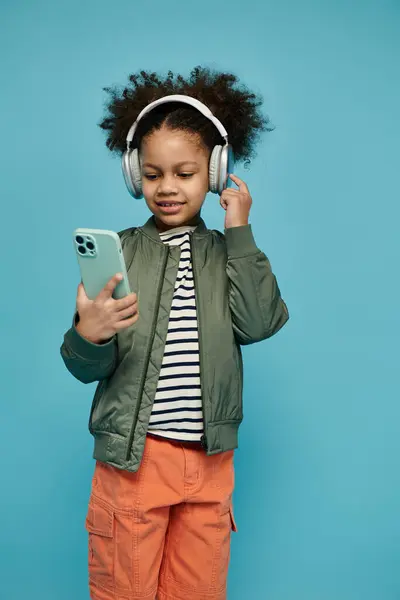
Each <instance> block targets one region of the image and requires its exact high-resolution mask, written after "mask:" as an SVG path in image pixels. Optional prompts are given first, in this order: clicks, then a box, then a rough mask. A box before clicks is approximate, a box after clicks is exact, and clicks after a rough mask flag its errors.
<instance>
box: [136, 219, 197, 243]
mask: <svg viewBox="0 0 400 600" xmlns="http://www.w3.org/2000/svg"><path fill="white" fill-rule="evenodd" d="M139 229H140V230H142V231H143V233H144V234H146V235H147V236H148V237H149V238H151V239H152V240H154V241H155V242H159V243H161V244H162V243H163V242H162V241H161V239H160V234H159V231H158V229H157V226H156V221H155V218H154V215H152V216H151V217H150V219H149V220H148V221H147V222H146V223H145V224H144V225H143V226H142V227H139ZM193 233H194V235H196V236H198V235H200V236H204V235H207V234H208V233H209V231H208V229H207V226H206V224H205V222H204V221H203V219H202V218H200V221H199V224H198V225H197V226H196V229H195V230H194V232H193Z"/></svg>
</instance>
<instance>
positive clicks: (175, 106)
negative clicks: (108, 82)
mask: <svg viewBox="0 0 400 600" xmlns="http://www.w3.org/2000/svg"><path fill="white" fill-rule="evenodd" d="M103 91H105V92H106V93H107V94H109V96H110V98H109V101H108V102H106V111H107V114H106V115H105V116H104V118H103V120H102V121H101V122H100V123H99V127H100V128H101V129H103V130H105V131H106V132H107V140H106V145H107V147H108V148H109V150H110V151H111V152H115V153H118V154H122V153H123V152H124V151H125V149H126V136H127V134H128V131H129V129H130V127H131V125H132V124H133V123H134V121H135V120H136V118H137V117H138V115H139V113H140V112H141V110H142V109H143V108H144V107H145V106H146V105H147V104H149V103H150V102H153V101H154V100H157V99H159V98H161V97H162V96H167V95H171V94H183V95H188V96H192V97H194V98H197V99H198V100H200V101H201V102H203V103H204V104H205V105H206V106H208V108H209V109H210V110H211V112H212V113H213V114H214V115H215V116H216V117H217V118H218V119H219V120H220V121H221V123H222V124H223V125H224V127H225V129H226V130H227V132H228V134H229V143H230V144H231V145H232V149H233V153H234V156H235V160H236V161H245V162H246V163H248V162H249V161H250V158H253V157H254V156H255V150H254V148H255V145H256V143H257V142H258V140H259V136H260V134H261V133H262V132H265V131H272V129H273V127H271V126H270V120H269V118H268V117H267V116H266V115H263V114H262V112H261V110H260V107H261V105H262V103H263V99H262V97H261V96H260V95H258V94H255V93H253V92H251V91H250V90H249V89H248V88H247V87H246V86H244V85H243V84H239V79H238V77H237V76H236V75H233V74H232V73H225V72H219V71H215V70H212V69H210V68H207V67H200V66H198V67H195V68H194V69H193V70H192V71H191V73H190V76H189V77H188V78H187V79H185V78H184V77H183V76H182V75H177V74H174V73H173V72H172V71H168V74H167V76H164V77H163V76H161V75H159V74H157V73H149V72H146V71H139V72H137V73H133V74H131V75H129V84H128V85H127V86H126V87H125V88H123V89H121V88H118V87H116V86H113V87H105V88H103ZM162 126H166V127H168V128H170V129H172V130H183V131H187V132H190V133H196V134H198V135H199V136H200V138H201V140H202V142H203V143H204V145H205V146H206V147H207V148H208V149H209V150H210V151H211V150H212V149H213V147H214V146H215V145H217V144H221V142H222V138H221V135H220V133H219V132H218V130H217V129H216V127H215V126H214V125H213V124H212V123H211V122H210V120H209V119H207V118H206V117H204V116H203V115H202V114H201V113H200V112H199V111H198V110H196V109H195V108H193V107H191V106H186V105H184V104H182V103H178V102H170V103H166V104H162V105H160V106H158V107H156V108H155V109H153V110H152V111H150V113H148V114H147V115H145V116H144V117H143V119H141V120H140V122H139V125H138V128H137V130H136V133H135V139H134V142H135V146H136V147H139V148H140V144H141V140H142V139H143V138H144V137H145V136H147V135H150V134H151V133H152V132H153V131H154V130H157V129H160V128H161V127H162Z"/></svg>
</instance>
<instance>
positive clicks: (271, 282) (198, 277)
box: [61, 217, 289, 471]
mask: <svg viewBox="0 0 400 600" xmlns="http://www.w3.org/2000/svg"><path fill="white" fill-rule="evenodd" d="M119 236H120V239H121V245H122V249H123V253H124V258H125V262H126V267H127V272H128V279H129V284H130V287H131V290H132V291H135V292H136V293H137V295H138V304H139V319H138V321H137V322H136V323H135V325H133V326H132V327H129V328H127V329H125V330H123V331H121V332H119V333H118V334H117V335H115V336H114V337H113V338H112V339H111V340H110V341H109V342H107V343H106V344H103V345H97V344H93V343H91V342H89V341H88V340H86V339H85V338H83V337H82V336H80V335H79V333H78V332H77V330H76V328H75V324H76V322H77V321H76V319H78V318H79V317H78V316H76V317H74V322H73V324H72V327H71V328H70V329H69V330H68V331H67V333H66V334H65V336H64V342H63V344H62V346H61V355H62V358H63V360H64V362H65V365H66V367H67V369H68V370H69V371H70V372H71V373H72V375H74V377H76V378H77V379H79V381H82V382H83V383H91V382H93V381H98V382H99V383H98V385H97V388H96V392H95V395H94V398H93V403H92V408H91V412H90V419H89V430H90V432H91V433H92V435H93V436H94V438H95V448H94V458H95V459H97V460H100V461H103V462H106V463H109V464H111V465H113V466H115V467H118V468H121V469H126V470H128V471H137V470H138V468H139V466H140V462H141V458H142V454H143V449H144V444H145V439H146V434H147V428H148V423H149V419H150V415H151V411H152V406H153V400H154V397H155V394H156V390H157V382H158V376H159V372H160V368H161V364H162V359H163V354H164V344H165V340H166V337H167V330H168V321H169V313H170V307H171V303H172V297H173V293H174V287H175V279H176V275H177V271H178V265H179V256H180V248H179V246H175V247H173V246H168V245H166V244H164V243H163V242H162V241H161V240H160V237H159V234H158V231H157V229H156V225H155V221H154V217H151V218H150V219H149V220H148V221H147V223H146V224H145V225H144V226H143V227H138V228H130V229H126V230H124V231H122V232H120V233H119ZM191 239H192V242H191V245H192V265H193V276H194V282H195V289H196V306H197V318H198V327H199V348H200V377H201V388H202V401H203V415H204V436H203V440H202V443H203V447H204V449H205V451H206V452H207V454H210V455H211V454H217V453H218V452H223V451H226V450H231V449H234V448H236V447H237V438H238V428H239V425H240V423H241V421H242V418H243V412H242V387H243V365H242V354H241V349H240V345H245V344H252V343H254V342H258V341H260V340H264V339H266V338H269V337H271V336H272V335H274V334H275V333H276V332H277V331H278V330H279V329H280V328H281V327H282V326H283V325H284V324H285V323H286V321H287V320H288V318H289V316H288V311H287V308H286V305H285V303H284V302H283V300H282V299H281V295H280V291H279V288H278V284H277V281H276V279H275V276H274V275H273V273H272V271H271V266H270V263H269V261H268V259H267V257H266V256H265V254H263V253H262V252H261V251H260V250H259V249H258V248H257V246H256V244H255V241H254V238H253V234H252V231H251V226H250V225H246V226H243V227H234V228H230V229H227V230H226V232H225V235H222V233H220V232H218V231H213V230H208V229H207V228H206V226H205V223H204V221H201V222H200V224H199V225H198V227H197V228H196V230H195V231H194V233H193V234H192V236H191Z"/></svg>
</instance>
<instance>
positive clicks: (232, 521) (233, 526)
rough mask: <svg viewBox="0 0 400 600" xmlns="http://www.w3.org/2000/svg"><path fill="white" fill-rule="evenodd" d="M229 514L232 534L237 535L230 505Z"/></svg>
mask: <svg viewBox="0 0 400 600" xmlns="http://www.w3.org/2000/svg"><path fill="white" fill-rule="evenodd" d="M229 514H230V517H231V529H232V531H233V532H234V533H237V525H236V521H235V515H234V514H233V506H232V505H231V507H230V509H229Z"/></svg>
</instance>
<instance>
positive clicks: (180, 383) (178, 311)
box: [149, 226, 203, 442]
mask: <svg viewBox="0 0 400 600" xmlns="http://www.w3.org/2000/svg"><path fill="white" fill-rule="evenodd" d="M194 229H195V227H189V226H183V227H176V228H174V229H170V230H169V231H167V232H165V233H160V238H161V240H162V241H163V242H164V244H168V245H170V246H180V248H181V255H180V259H179V268H178V274H177V278H176V282H175V291H174V295H173V299H172V305H171V312H170V316H169V324H168V335H167V339H166V343H165V349H164V357H163V361H162V365H161V371H160V376H159V379H158V385H157V392H156V396H155V399H154V405H153V410H152V413H151V417H150V423H149V432H150V433H151V434H153V435H157V436H161V437H164V438H168V439H173V440H178V441H190V442H191V441H193V442H198V441H200V438H201V436H202V434H203V409H202V402H201V385H200V358H199V335H198V329H197V312H196V296H195V288H194V281H193V271H192V258H191V252H190V235H191V234H192V232H193V230H194Z"/></svg>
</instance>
